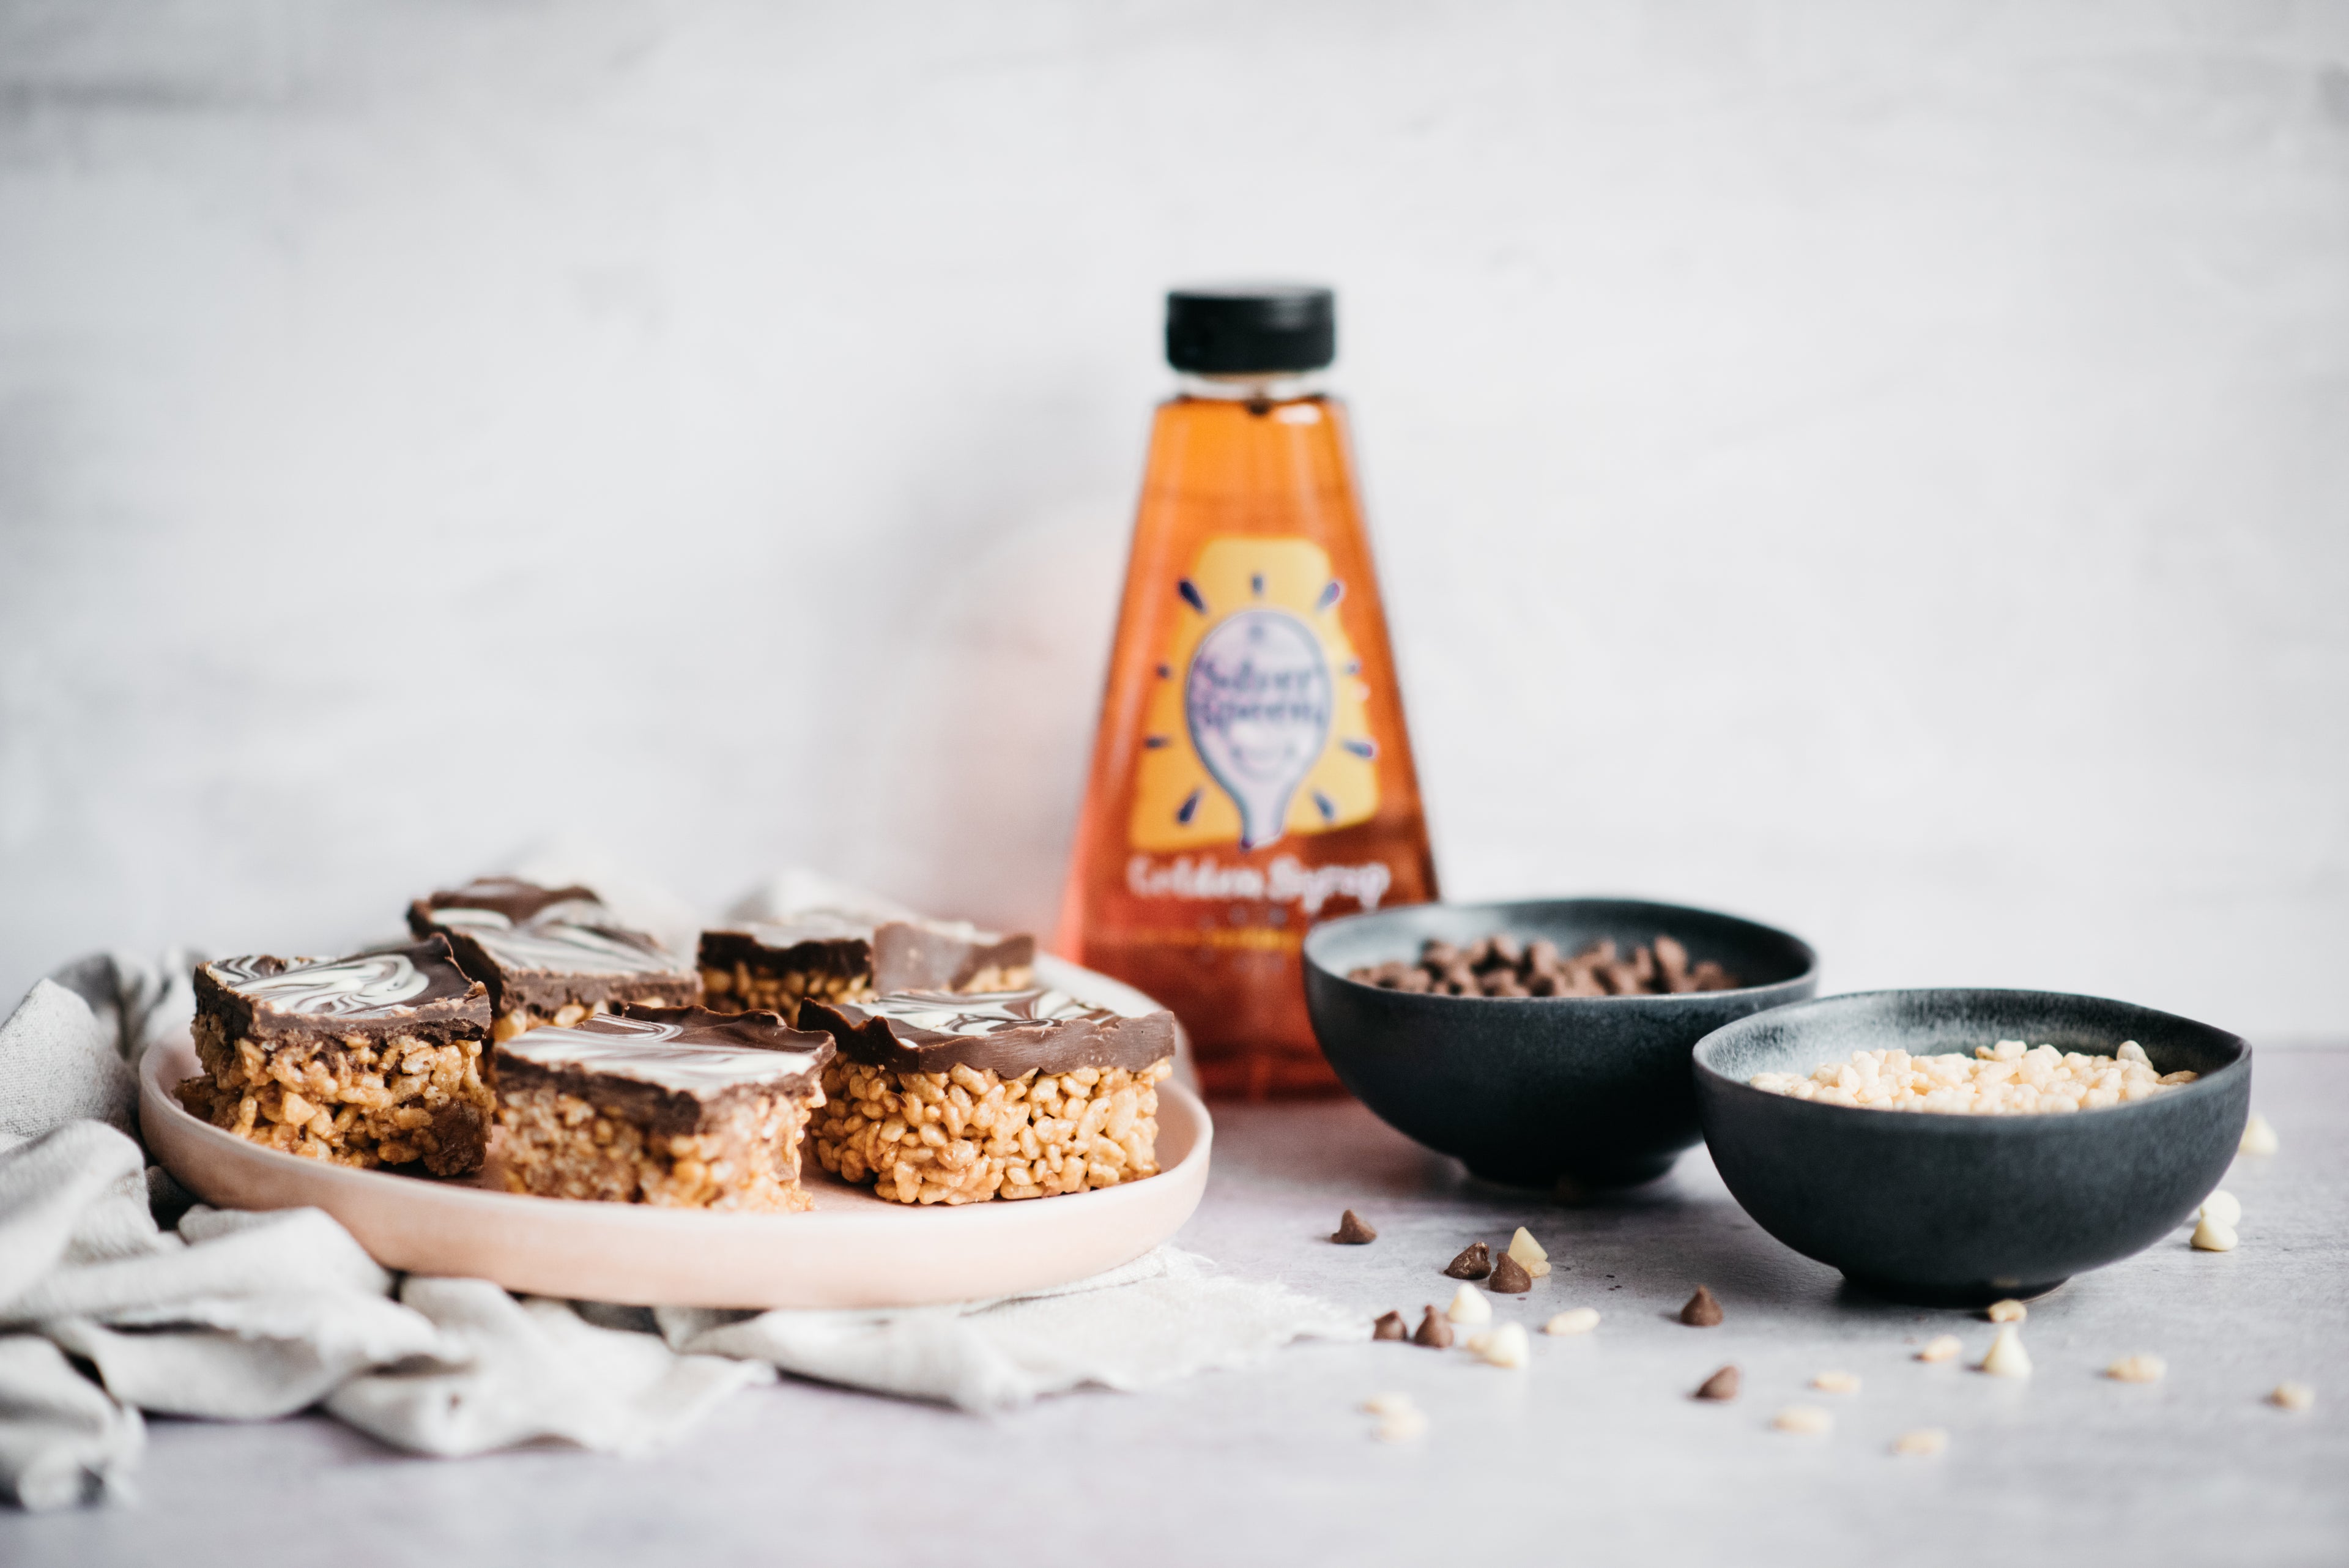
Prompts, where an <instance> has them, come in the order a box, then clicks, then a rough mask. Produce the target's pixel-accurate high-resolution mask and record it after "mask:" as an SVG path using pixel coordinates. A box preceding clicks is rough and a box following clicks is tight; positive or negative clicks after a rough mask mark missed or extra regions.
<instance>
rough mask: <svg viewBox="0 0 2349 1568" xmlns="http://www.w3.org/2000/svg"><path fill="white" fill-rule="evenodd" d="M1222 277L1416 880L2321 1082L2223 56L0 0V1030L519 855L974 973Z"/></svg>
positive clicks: (2327, 650) (1795, 40)
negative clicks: (2306, 1068)
mask: <svg viewBox="0 0 2349 1568" xmlns="http://www.w3.org/2000/svg"><path fill="white" fill-rule="evenodd" d="M1266 274H1275V275H1298V276H1304V277H1311V278H1324V279H1328V280H1330V281H1331V282H1333V283H1335V284H1336V285H1337V286H1339V287H1340V291H1341V293H1340V304H1341V331H1342V350H1341V352H1342V358H1341V360H1340V367H1339V379H1340V383H1341V385H1342V387H1343V389H1345V390H1346V392H1347V393H1348V394H1349V395H1350V398H1351V400H1352V401H1353V403H1354V406H1355V409H1356V410H1357V413H1358V416H1359V431H1360V437H1361V448H1362V457H1363V462H1364V467H1365V471H1366V476H1367V483H1368V487H1369V492H1370V502H1371V508H1372V512H1373V514H1374V517H1375V521H1376V526H1377V530H1378V535H1379V542H1380V546H1381V551H1382V557H1383V564H1384V569H1385V574H1386V582H1387V592H1388V596H1389V599H1390V604H1391V607H1392V613H1393V616H1394V618H1395V620H1396V623H1397V627H1398V636H1399V639H1400V651H1401V656H1402V661H1403V664H1404V666H1405V678H1406V686H1407V690H1408V693H1409V697H1410V700H1411V703H1412V712H1413V721H1414V724H1415V728H1416V740H1417V743H1418V747H1419V754H1420V758H1421V763H1422V767H1423V774H1424V776H1425V781H1426V784H1427V786H1428V789H1429V792H1430V796H1431V800H1432V804H1433V812H1434V816H1435V824H1436V829H1437V833H1438V835H1439V843H1438V851H1439V855H1440V857H1441V864H1442V867H1443V871H1444V877H1445V878H1446V881H1447V883H1448V886H1449V888H1450V889H1451V890H1452V891H1453V892H1454V893H1455V894H1458V895H1464V896H1467V895H1504V894H1517V893H1533V892H1548V891H1568V890H1629V891H1635V892H1640V893H1647V894H1652V895H1656V896H1660V897H1667V898H1684V899H1691V900H1697V901H1702V902H1706V903H1713V904H1718V905H1722V906H1725V907H1728V908H1732V909H1740V910H1743V911H1746V912H1750V913H1753V914H1755V915H1758V916H1760V917H1762V918H1764V919H1774V920H1776V921H1779V922H1782V923H1785V924H1786V925H1788V926H1791V927H1792V928H1794V929H1797V930H1799V931H1801V932H1804V933H1805V934H1806V935H1808V936H1810V937H1811V938H1812V939H1814V940H1816V942H1817V943H1818V945H1819V946H1820V948H1821V949H1822V950H1823V951H1824V952H1825V954H1826V960H1827V964H1828V973H1827V980H1828V982H1829V985H1830V988H1833V989H1843V988H1851V987H1859V986H1868V985H1876V984H1888V983H1930V982H1982V983H2014V984H2029V985H2050V986H2057V987H2064V988H2072V989H2080V990H2087V991H2095V992H2107V993H2116V994H2121V995H2126V996H2129V997H2132V998H2136V999H2138V1000H2142V1001H2146V1002H2153V1003H2156V1004H2159V1005H2166V1006H2170V1007H2175V1008H2178V1009H2181V1010H2184V1011H2186V1012H2192V1013H2198V1014H2201V1015H2205V1016H2208V1017H2209V1018H2210V1019H2212V1020H2213V1021H2216V1022H2220V1023H2227V1024H2230V1025H2232V1026H2235V1027H2238V1028H2241V1029H2244V1030H2247V1031H2251V1032H2254V1033H2258V1034H2260V1035H2261V1037H2263V1038H2270V1039H2281V1038H2291V1037H2308V1036H2315V1035H2323V1034H2328V1033H2329V1034H2332V1035H2334V1036H2339V1035H2343V1034H2349V1006H2344V1002H2343V1000H2342V999H2343V996H2344V992H2343V990H2342V986H2341V982H2340V971H2341V963H2342V955H2343V954H2344V951H2349V791H2344V770H2349V10H2344V8H2343V7H2341V6H2339V5H2304V6H2295V5H2284V4H2242V5H2120V4H2116V5H2104V6H2099V5H2014V6H1985V5H1980V4H1975V3H1972V0H1962V3H1960V0H1952V3H1951V4H1946V5H1940V4H1932V5H1927V4H1909V3H1901V4H1890V5H1887V4H1878V3H1867V4H1861V3H1852V4H1847V5H1792V6H1785V7H1775V6H1762V5H1737V4H1726V3H1704V4H1673V5H1661V4H1659V5H1628V4H1617V5H1573V6H1562V5H1527V6H1523V7H1506V6H1468V5H1450V6H1434V5H1358V4H1349V5H1340V4H1330V5H1277V4H1276V5H1266V4H1233V5H1103V4H1097V3H1095V4H1088V3H1083V0H1071V3H1068V4H1024V5H1005V4H989V5H954V4H950V3H945V0H938V3H933V4H921V5H859V6H829V7H816V6H790V5H775V4H765V3H745V4H740V5H727V4H698V3H679V4H670V5H636V4H626V5H622V4H577V5H560V6H558V5H439V6H418V5H398V4H392V3H389V0H381V3H362V0H327V3H319V4H307V3H276V0H269V3H264V0H243V3H240V0H222V3H210V4H203V5H171V4H160V3H154V0H134V3H125V4H114V5H104V6H98V5H88V4H87V3H85V0H55V3H47V4H41V3H26V0H5V3H0V992H5V993H6V994H7V996H10V997H13V996H14V995H15V994H16V992H17V991H19V990H20V989H21V988H22V987H23V986H25V985H26V984H27V983H28V982H29V981H30V980H31V979H32V978H33V977H34V976H35V975H36V973H38V972H39V971H41V970H42V969H44V968H46V967H47V966H48V965H50V964H52V963H54V962H56V961H60V960H63V959H65V958H67V957H69V956H71V955H72V954H74V953H76V952H77V951H78V950H84V949H87V948H89V947H92V946H98V945H123V946H130V947H143V946H150V945H154V944H159V943H161V942H163V941H166V940H190V941H194V942H198V943H202V944H205V945H208V946H211V947H213V948H215V949H232V950H251V949H255V948H259V949H264V950H272V949H274V950H287V949H297V950H299V949H316V948H318V947H320V946H321V945H327V946H331V945H333V944H334V943H335V942H337V941H340V940H344V939H346V938H347V937H350V936H354V935H357V934H359V933H362V932H366V931H368V930H371V929H379V928H381V927H382V926H384V925H385V924H386V922H387V921H388V920H389V919H391V918H392V917H393V915H394V914H395V912H396V910H397V909H398V907H399V905H400V904H401V902H402V901H403V900H404V899H405V898H407V897H408V896H409V895H410V894H411V893H413V892H415V891H417V890H419V889H421V888H426V887H428V886H429V885H431V884H433V883H435V882H441V881H446V880H447V879H449V878H451V877H459V876H461V875H464V874H466V873H469V872H471V871H472V870H474V869H476V868H478V867H485V866H488V865H490V864H492V863H494V862H497V861H501V860H503V859H506V858H509V857H511V856H512V854H513V853H514V852H515V851H517V850H518V849H521V848H522V847H523V846H527V845H529V844H531V843H533V842H535V841H539V840H542V839H544V838H547V837H550V836H555V837H563V836H568V837H570V838H573V839H575V840H582V841H587V842H592V843H595V844H600V845H602V846H606V847H607V848H608V850H609V851H610V852H611V853H612V854H613V855H615V856H616V857H619V858H620V859H621V860H623V861H625V862H626V863H627V864H629V865H631V866H633V867H636V868H637V869H638V870H639V872H640V874H642V875H644V876H646V877H651V878H653V879H656V880H661V881H666V882H668V883H670V884H672V885H674V886H675V887H677V888H679V889H680V890H682V891H683V892H685V893H687V894H688V895H690V896H693V897H695V898H702V899H706V900H709V901H710V902H713V903H716V902H722V901H723V900H725V899H726V898H730V896H731V895H732V894H733V893H735V892H737V891H739V890H740V888H742V887H743V886H745V885H746V884H748V883H750V882H751V881H753V880H755V879H756V878H757V877H759V876H761V874H762V873H763V872H765V871H766V870H767V869H769V868H771V867H774V866H777V865H780V864H781V863H785V862H789V861H802V862H806V863H811V864H814V865H818V866H822V867H827V868H829V869H831V870H833V871H835V872H837V873H840V874H843V875H847V876H851V877H860V878H864V879H865V880H868V881H870V882H873V883H875V884H878V885H880V886H882V887H884V888H888V889H890V890H892V891H895V892H896V893H898V894H899V895H901V896H903V897H905V898H909V899H912V900H915V901H916V902H920V903H923V904H926V905H929V906H933V907H936V908H937V909H941V910H945V911H953V912H960V913H968V914H971V915H976V916H980V917H985V918H989V919H997V920H1001V921H1007V922H1023V923H1034V922H1042V921H1047V920H1049V919H1050V916H1051V912H1052V908H1053V905H1054V901H1055V897H1056V889H1057V885H1058V881H1059V877H1060V873H1061V857H1062V854H1063V851H1064V847H1065V844H1066V840H1067V834H1068V831H1069V828H1070V824H1071V816H1072V815H1073V812H1074V809H1075V804H1076V797H1077V794H1078V791H1079V788H1080V785H1081V773H1082V770H1083V766H1084V761H1085V749H1086V746H1087V744H1088V737H1089V735H1090V732H1091V726H1092V707H1093V703H1094V701H1095V698H1096V695H1097V690H1096V689H1097V684H1098V681H1099V679H1100V670H1101V665H1102V658H1103V656H1104V653H1105V651H1106V646H1107V641H1108V637H1109V630H1110V622H1111V618H1112V610H1113V605H1112V599H1113V596H1114V593H1115V587H1116V583H1117V579H1118V576H1119V573H1120V569H1121V565H1122V559H1123V549H1124V542H1125V532H1126V528H1127V525H1128V522H1129V518H1130V509H1131V504H1132V497H1133V490H1134V485H1135V482H1136V480H1137V478H1138V476H1139V472H1140V465H1141V462H1142V456H1143V447H1142V442H1143V434H1144V431H1145V428H1146V421H1147V417H1148V411H1149V408H1150V405H1151V404H1152V402H1153V401H1154V399H1156V398H1157V397H1158V396H1160V395H1161V393H1162V389H1163V387H1164V382H1165V377H1164V370H1163V368H1162V367H1161V366H1160V364H1159V362H1158V345H1157V338H1156V331H1157V327H1158V312H1159V298H1158V296H1159V291H1160V290H1161V289H1162V288H1163V287H1164V286H1165V285H1166V284H1167V283H1169V282H1172V281H1177V280H1183V279H1189V278H1195V277H1214V276H1218V275H1266ZM0 1006H5V1001H0Z"/></svg>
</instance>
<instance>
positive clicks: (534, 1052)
mask: <svg viewBox="0 0 2349 1568" xmlns="http://www.w3.org/2000/svg"><path fill="white" fill-rule="evenodd" d="M684 1033H687V1031H686V1029H685V1028H684V1026H682V1025H680V1024H677V1023H657V1022H655V1021H653V1020H651V1019H644V1018H619V1017H614V1016H611V1015H608V1014H599V1015H598V1016H597V1017H596V1018H595V1019H594V1020H593V1021H591V1022H590V1023H586V1024H585V1025H583V1026H582V1027H580V1028H577V1029H533V1030H532V1031H531V1032H530V1033H527V1034H523V1035H522V1036H520V1037H519V1038H516V1039H513V1040H509V1041H507V1042H506V1043H505V1044H502V1045H501V1046H499V1047H498V1054H499V1055H500V1056H501V1057H508V1056H511V1057H513V1058H516V1059H518V1060H520V1061H523V1062H527V1063H530V1064H532V1065H533V1066H536V1067H541V1068H544V1069H545V1070H547V1071H548V1072H561V1071H564V1070H565V1069H568V1070H571V1071H574V1072H580V1073H587V1074H592V1075H596V1076H598V1077H608V1078H626V1079H628V1080H630V1081H632V1082H635V1083H639V1084H649V1085H652V1086H654V1087H655V1088H659V1089H667V1090H671V1091H673V1092H675V1093H678V1094H685V1095H695V1096H708V1095H711V1094H715V1093H717V1092H718V1091H719V1090H723V1089H732V1088H739V1087H741V1086H743V1085H762V1084H788V1083H791V1082H792V1081H793V1080H795V1079H798V1078H802V1077H805V1076H808V1075H812V1074H813V1073H814V1072H815V1070H816V1068H817V1067H818V1066H819V1065H821V1062H822V1056H821V1053H819V1052H815V1051H765V1050H760V1049H758V1048H756V1047H753V1046H734V1045H684V1044H678V1043H677V1042H678V1037H679V1036H681V1035H683V1034H684Z"/></svg>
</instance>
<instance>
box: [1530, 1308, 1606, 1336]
mask: <svg viewBox="0 0 2349 1568" xmlns="http://www.w3.org/2000/svg"><path fill="white" fill-rule="evenodd" d="M1598 1326H1599V1312H1598V1309H1597V1308H1595V1307H1569V1308H1568V1309H1567V1310H1566V1311H1565V1312H1562V1313H1560V1314H1557V1316H1556V1317H1554V1318H1552V1319H1550V1320H1549V1321H1548V1322H1547V1323H1546V1324H1542V1332H1543V1333H1544V1334H1588V1333H1589V1332H1590V1331H1591V1330H1592V1329H1594V1328H1597V1327H1598Z"/></svg>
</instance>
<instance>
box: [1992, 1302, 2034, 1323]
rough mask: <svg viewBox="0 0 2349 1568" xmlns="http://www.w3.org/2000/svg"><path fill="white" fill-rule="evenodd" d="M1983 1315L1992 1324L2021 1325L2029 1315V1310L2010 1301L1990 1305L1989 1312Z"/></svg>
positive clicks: (2018, 1303) (2019, 1303) (2020, 1304)
mask: <svg viewBox="0 0 2349 1568" xmlns="http://www.w3.org/2000/svg"><path fill="white" fill-rule="evenodd" d="M1984 1315H1985V1316H1987V1317H1988V1318H1989V1319H1990V1320H1991V1322H1992V1323H2021V1322H2022V1321H2023V1319H2024V1318H2026V1317H2029V1316H2030V1315H2031V1309H2030V1308H2029V1307H2027V1306H2024V1305H2023V1303H2021V1302H2019V1301H2014V1300H2011V1299H2010V1300H2007V1301H2002V1302H1992V1303H1990V1311H1989V1312H1988V1313H1987V1314H1984Z"/></svg>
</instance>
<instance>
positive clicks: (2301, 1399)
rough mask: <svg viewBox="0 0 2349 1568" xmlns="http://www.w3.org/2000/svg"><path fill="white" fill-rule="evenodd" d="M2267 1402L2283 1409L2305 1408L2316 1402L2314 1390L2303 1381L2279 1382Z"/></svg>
mask: <svg viewBox="0 0 2349 1568" xmlns="http://www.w3.org/2000/svg"><path fill="white" fill-rule="evenodd" d="M2268 1403H2269V1404H2271V1405H2273V1406H2275V1407H2278V1408H2279V1409H2283V1410H2295V1411H2296V1410H2305V1409H2308V1408H2309V1407H2312V1406H2313V1405H2314V1404H2315V1403H2316V1390H2315V1389H2313V1388H2311V1387H2310V1386H2308V1385H2307V1384H2305V1383H2279V1384H2277V1385H2276V1386H2275V1392H2274V1393H2272V1394H2271V1395H2269V1396H2268Z"/></svg>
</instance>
